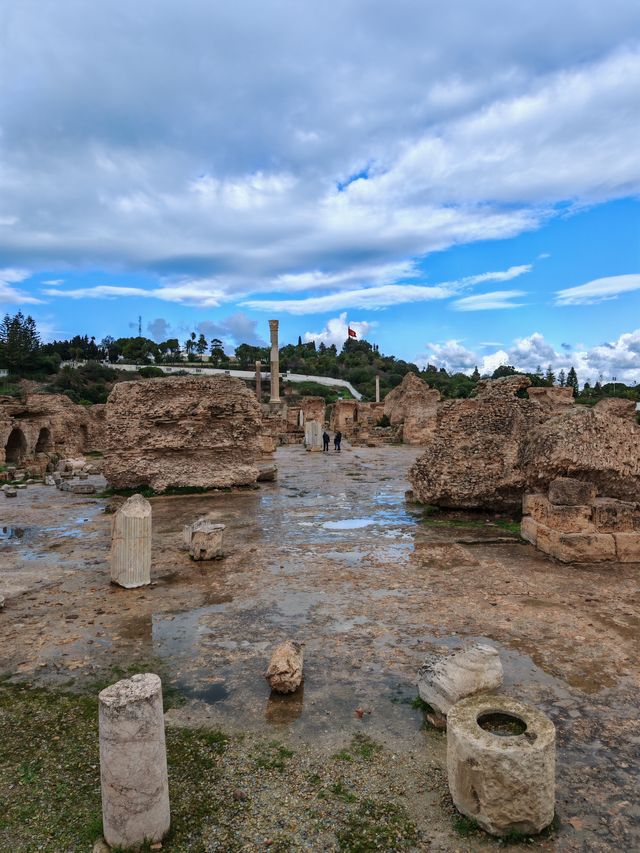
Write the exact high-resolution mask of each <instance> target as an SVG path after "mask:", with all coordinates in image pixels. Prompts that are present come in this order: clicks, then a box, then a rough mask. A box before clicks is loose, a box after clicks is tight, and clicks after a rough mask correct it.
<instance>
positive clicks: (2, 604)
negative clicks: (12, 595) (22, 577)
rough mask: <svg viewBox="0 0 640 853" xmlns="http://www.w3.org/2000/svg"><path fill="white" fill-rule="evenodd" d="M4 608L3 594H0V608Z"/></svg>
mask: <svg viewBox="0 0 640 853" xmlns="http://www.w3.org/2000/svg"><path fill="white" fill-rule="evenodd" d="M3 609H4V595H0V610H3Z"/></svg>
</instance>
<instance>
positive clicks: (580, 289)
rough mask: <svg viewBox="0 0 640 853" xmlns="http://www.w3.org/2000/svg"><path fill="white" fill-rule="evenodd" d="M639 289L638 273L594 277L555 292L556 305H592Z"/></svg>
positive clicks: (639, 277) (639, 274)
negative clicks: (591, 279)
mask: <svg viewBox="0 0 640 853" xmlns="http://www.w3.org/2000/svg"><path fill="white" fill-rule="evenodd" d="M634 290H640V273H635V274H632V275H613V276H607V277H606V278H596V279H594V280H593V281H589V282H587V283H586V284H579V285H578V286H577V287H566V288H565V289H564V290H558V291H557V292H556V305H593V304H594V303H596V302H604V301H605V300H606V299H616V298H617V297H618V296H619V295H620V294H621V293H630V292H631V291H634Z"/></svg>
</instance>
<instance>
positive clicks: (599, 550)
mask: <svg viewBox="0 0 640 853" xmlns="http://www.w3.org/2000/svg"><path fill="white" fill-rule="evenodd" d="M522 512H523V519H522V526H521V534H522V537H523V539H526V540H527V541H528V542H531V544H532V545H535V546H536V547H537V548H538V549H539V550H540V551H543V552H544V553H545V554H549V555H550V556H552V557H555V558H556V559H558V560H561V561H562V562H565V563H566V562H572V563H596V562H603V561H610V560H611V561H613V560H615V561H617V562H620V563H636V562H640V503H638V502H637V501H620V500H616V499H613V498H609V497H596V489H595V487H594V486H592V485H591V483H586V482H584V481H583V480H575V479H572V478H567V477H560V478H557V479H555V480H552V481H551V483H550V485H549V489H548V493H546V492H545V493H537V494H526V495H525V496H524V499H523V504H522Z"/></svg>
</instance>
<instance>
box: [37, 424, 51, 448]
mask: <svg viewBox="0 0 640 853" xmlns="http://www.w3.org/2000/svg"><path fill="white" fill-rule="evenodd" d="M52 450H53V439H52V438H51V430H50V429H49V428H48V427H42V429H41V430H40V434H39V436H38V441H37V442H36V453H51V451H52Z"/></svg>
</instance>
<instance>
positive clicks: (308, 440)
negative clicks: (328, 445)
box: [304, 421, 322, 450]
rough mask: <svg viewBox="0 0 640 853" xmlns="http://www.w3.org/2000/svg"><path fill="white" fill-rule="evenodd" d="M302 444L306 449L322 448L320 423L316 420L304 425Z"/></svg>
mask: <svg viewBox="0 0 640 853" xmlns="http://www.w3.org/2000/svg"><path fill="white" fill-rule="evenodd" d="M304 446H305V448H306V449H307V450H322V425H321V424H320V423H318V421H307V422H306V424H305V425H304Z"/></svg>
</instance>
